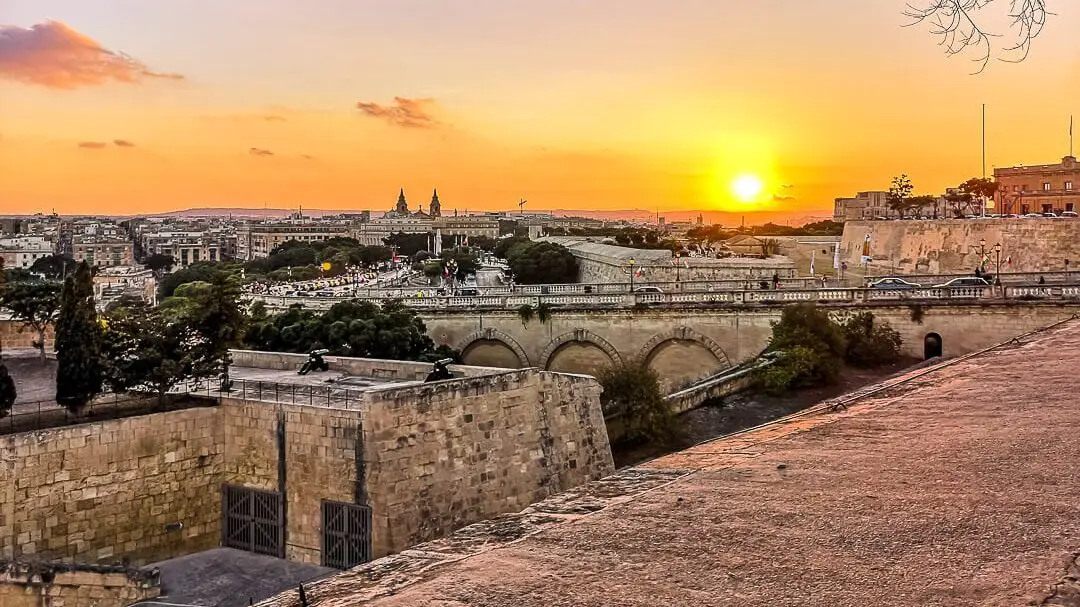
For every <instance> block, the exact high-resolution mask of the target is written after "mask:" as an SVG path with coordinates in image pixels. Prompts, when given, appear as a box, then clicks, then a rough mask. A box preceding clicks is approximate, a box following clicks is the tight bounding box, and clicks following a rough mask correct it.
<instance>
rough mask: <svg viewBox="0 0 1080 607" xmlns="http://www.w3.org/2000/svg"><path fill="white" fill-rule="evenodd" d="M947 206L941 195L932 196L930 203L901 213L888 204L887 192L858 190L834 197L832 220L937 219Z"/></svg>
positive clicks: (840, 221) (943, 214) (942, 214)
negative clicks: (855, 192)
mask: <svg viewBox="0 0 1080 607" xmlns="http://www.w3.org/2000/svg"><path fill="white" fill-rule="evenodd" d="M947 211H948V206H947V204H946V202H945V198H944V197H943V196H938V197H936V198H934V200H933V202H932V203H928V204H925V205H922V206H921V207H916V208H909V209H907V210H906V211H904V213H903V215H901V214H900V213H899V212H898V211H896V210H895V209H893V208H891V207H890V206H889V193H888V192H883V191H880V190H871V191H867V192H859V193H858V194H856V195H855V196H854V197H853V198H843V197H841V198H836V199H834V201H833V221H835V222H837V223H843V222H845V221H873V220H875V219H876V220H881V219H903V218H904V217H907V218H921V219H937V218H938V217H944V216H945V215H946V213H947Z"/></svg>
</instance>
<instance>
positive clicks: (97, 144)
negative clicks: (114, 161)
mask: <svg viewBox="0 0 1080 607" xmlns="http://www.w3.org/2000/svg"><path fill="white" fill-rule="evenodd" d="M107 145H109V144H107V143H105V142H103V141H80V142H79V147H81V148H83V149H84V150H100V149H101V148H103V147H105V146H107Z"/></svg>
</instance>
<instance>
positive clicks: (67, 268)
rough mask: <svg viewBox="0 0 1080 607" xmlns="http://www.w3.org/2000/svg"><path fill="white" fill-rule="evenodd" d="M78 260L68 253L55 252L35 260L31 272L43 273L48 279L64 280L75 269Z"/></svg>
mask: <svg viewBox="0 0 1080 607" xmlns="http://www.w3.org/2000/svg"><path fill="white" fill-rule="evenodd" d="M76 265H77V264H76V262H75V260H74V259H72V258H71V257H70V256H68V255H59V254H53V255H49V256H48V257H42V258H40V259H37V260H35V261H34V263H33V265H31V266H30V272H31V273H33V274H41V275H42V276H44V277H45V278H46V279H47V280H63V279H64V277H66V276H67V275H68V274H71V273H72V272H74V271H75V266H76Z"/></svg>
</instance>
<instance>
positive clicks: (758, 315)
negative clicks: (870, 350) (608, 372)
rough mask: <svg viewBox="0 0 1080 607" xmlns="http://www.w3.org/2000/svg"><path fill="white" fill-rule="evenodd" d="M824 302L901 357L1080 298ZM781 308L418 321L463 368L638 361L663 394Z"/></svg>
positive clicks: (738, 351)
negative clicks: (893, 334) (893, 341)
mask: <svg viewBox="0 0 1080 607" xmlns="http://www.w3.org/2000/svg"><path fill="white" fill-rule="evenodd" d="M819 305H825V306H826V307H827V308H828V309H830V310H831V311H833V312H834V313H835V314H836V315H844V314H847V313H854V312H859V311H862V310H870V311H872V312H873V313H874V315H875V317H876V318H877V319H878V320H881V321H885V322H888V323H889V324H890V325H891V326H892V327H893V328H894V329H896V330H897V331H899V333H900V335H901V337H902V338H903V350H904V353H905V354H906V355H908V356H913V357H918V358H928V357H931V356H935V355H938V354H941V355H944V356H949V357H951V356H958V355H961V354H966V353H968V352H973V351H976V350H979V349H982V348H984V347H987V346H990V345H993V344H997V343H1000V342H1002V341H1006V340H1008V339H1011V338H1012V337H1015V336H1017V335H1020V334H1022V333H1025V332H1027V331H1031V330H1034V329H1037V328H1040V327H1043V326H1046V325H1049V324H1052V323H1054V322H1057V321H1059V320H1063V319H1066V318H1069V317H1071V316H1073V315H1075V314H1078V313H1080V301H1077V300H1072V301H1068V300H1065V301H1042V302H1039V301H1000V300H998V301H942V302H937V303H927V302H918V303H914V302H912V303H899V302H896V301H891V302H866V303H861V304H850V303H848V304H819ZM781 310H782V306H780V305H746V306H725V307H716V308H681V309H680V308H668V309H644V310H641V309H639V310H626V309H623V310H610V309H609V310H587V309H579V310H570V309H559V308H556V309H555V310H554V311H553V313H552V317H551V318H550V319H549V320H548V322H546V323H541V322H540V321H539V320H536V319H535V318H534V319H533V320H531V321H529V322H528V323H527V324H526V323H522V321H521V318H520V317H519V316H518V315H517V314H516V313H514V312H510V311H481V310H471V311H445V310H444V311H435V310H424V311H423V312H422V316H423V318H424V322H425V323H426V324H427V328H428V333H429V334H430V335H431V337H432V338H433V339H434V340H435V341H436V343H439V344H446V345H449V346H451V347H454V348H456V349H458V350H460V351H461V352H462V356H463V359H464V361H463V362H464V363H466V364H469V365H478V366H487V367H511V368H520V367H540V368H541V369H546V370H551V371H561V372H569V373H583V374H590V375H595V374H596V373H598V372H599V371H600V370H601V369H603V368H604V367H606V366H609V365H611V364H612V363H619V362H625V361H631V360H640V361H644V362H645V363H646V364H648V365H649V366H650V367H651V368H653V369H655V370H656V371H657V373H658V374H659V375H660V377H661V380H662V382H663V384H664V385H663V387H664V388H665V390H666V391H669V392H670V391H674V390H676V389H679V388H681V387H683V386H686V385H688V384H689V383H691V382H693V381H695V380H698V379H701V378H703V377H707V376H709V375H713V374H715V373H717V372H719V371H721V370H723V369H725V368H728V367H730V366H733V365H737V364H739V363H742V362H744V361H746V360H749V359H751V358H753V357H755V356H757V355H758V354H759V353H760V352H761V351H762V350H763V349H764V348H765V347H766V345H768V342H769V336H770V334H771V325H772V323H773V322H774V321H776V320H777V319H778V318H779V317H780V312H781Z"/></svg>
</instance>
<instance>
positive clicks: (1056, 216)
mask: <svg viewBox="0 0 1080 607" xmlns="http://www.w3.org/2000/svg"><path fill="white" fill-rule="evenodd" d="M1042 216H1043V217H1049V218H1051V219H1057V218H1058V214H1057V213H1043V214H1042Z"/></svg>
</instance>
